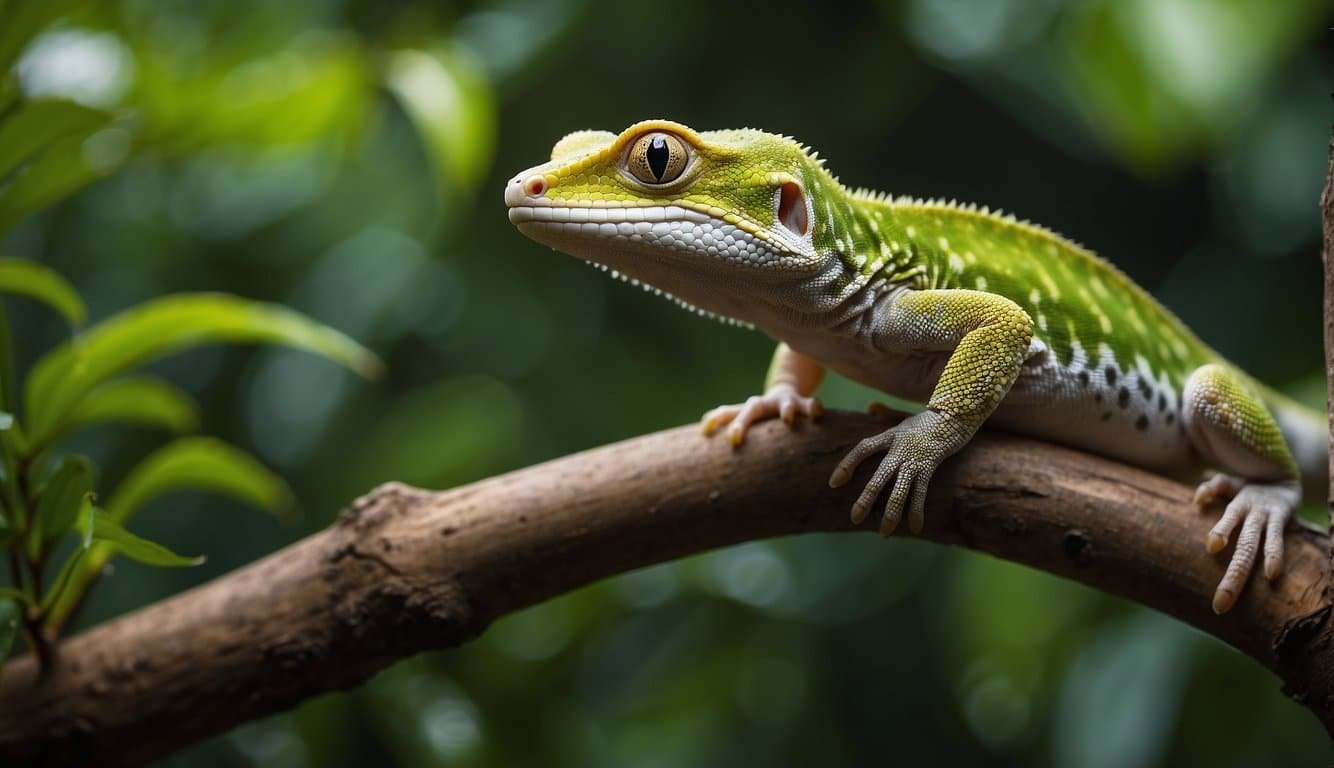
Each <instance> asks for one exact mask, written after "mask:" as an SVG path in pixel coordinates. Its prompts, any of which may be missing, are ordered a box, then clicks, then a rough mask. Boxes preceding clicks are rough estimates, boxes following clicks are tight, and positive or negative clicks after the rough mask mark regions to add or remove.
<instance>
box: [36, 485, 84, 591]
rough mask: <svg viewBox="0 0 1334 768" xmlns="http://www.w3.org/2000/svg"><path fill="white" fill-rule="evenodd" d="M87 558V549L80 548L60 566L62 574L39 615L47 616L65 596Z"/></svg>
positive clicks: (53, 585) (51, 589)
mask: <svg viewBox="0 0 1334 768" xmlns="http://www.w3.org/2000/svg"><path fill="white" fill-rule="evenodd" d="M88 508H89V509H92V508H93V506H92V505H91V504H89V505H88ZM87 558H88V549H87V547H80V548H79V549H76V550H74V552H72V553H71V554H70V556H69V558H68V559H66V560H65V564H64V565H62V566H60V573H59V574H57V575H56V580H55V581H54V582H52V583H51V588H50V589H48V590H47V591H46V594H45V595H43V596H42V601H41V603H40V605H38V607H37V611H38V612H39V613H42V614H45V613H46V612H47V611H48V610H50V608H51V606H53V605H55V604H56V601H57V600H59V599H60V597H61V596H62V595H64V594H65V590H66V589H68V588H69V585H70V577H71V576H73V575H74V573H75V572H76V571H77V570H78V568H79V566H80V565H82V564H83V563H84V561H85V560H87Z"/></svg>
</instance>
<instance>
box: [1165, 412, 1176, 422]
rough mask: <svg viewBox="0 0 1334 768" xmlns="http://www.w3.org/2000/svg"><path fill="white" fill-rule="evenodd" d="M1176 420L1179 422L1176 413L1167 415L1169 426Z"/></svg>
mask: <svg viewBox="0 0 1334 768" xmlns="http://www.w3.org/2000/svg"><path fill="white" fill-rule="evenodd" d="M1176 420H1177V415H1176V414H1175V413H1169V414H1167V423H1168V424H1171V423H1173V422H1175V421H1176Z"/></svg>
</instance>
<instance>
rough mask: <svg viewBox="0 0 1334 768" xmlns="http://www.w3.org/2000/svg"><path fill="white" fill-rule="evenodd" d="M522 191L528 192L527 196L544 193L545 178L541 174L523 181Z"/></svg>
mask: <svg viewBox="0 0 1334 768" xmlns="http://www.w3.org/2000/svg"><path fill="white" fill-rule="evenodd" d="M523 191H524V192H526V193H528V196H529V197H541V196H542V195H544V194H546V191H547V180H546V179H544V178H542V177H541V176H534V177H532V178H531V179H529V180H528V181H525V182H524V183H523Z"/></svg>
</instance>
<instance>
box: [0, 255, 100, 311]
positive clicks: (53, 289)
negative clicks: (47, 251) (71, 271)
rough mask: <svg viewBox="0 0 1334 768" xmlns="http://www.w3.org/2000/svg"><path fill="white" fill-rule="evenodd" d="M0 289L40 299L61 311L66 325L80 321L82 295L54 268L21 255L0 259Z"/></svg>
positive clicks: (2, 291) (0, 291) (0, 290)
mask: <svg viewBox="0 0 1334 768" xmlns="http://www.w3.org/2000/svg"><path fill="white" fill-rule="evenodd" d="M0 293H12V294H15V295H18V296H25V297H27V298H30V299H35V300H37V301H40V302H42V303H44V304H46V305H47V306H49V307H51V308H52V309H54V310H55V311H57V312H59V313H60V314H61V315H64V317H65V320H67V321H68V322H69V324H70V325H82V324H83V318H84V308H83V299H81V298H79V294H78V292H76V291H75V290H74V288H73V287H72V286H71V285H70V284H69V283H67V282H65V278H63V277H61V276H60V275H59V274H58V273H57V272H55V271H54V270H51V269H47V268H46V267H44V266H42V265H41V264H38V263H36V262H33V261H27V260H25V259H0Z"/></svg>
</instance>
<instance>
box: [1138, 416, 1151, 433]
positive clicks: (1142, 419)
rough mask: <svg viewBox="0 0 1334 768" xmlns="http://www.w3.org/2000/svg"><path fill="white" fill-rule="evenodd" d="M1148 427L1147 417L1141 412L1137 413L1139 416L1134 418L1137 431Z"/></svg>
mask: <svg viewBox="0 0 1334 768" xmlns="http://www.w3.org/2000/svg"><path fill="white" fill-rule="evenodd" d="M1148 428H1149V417H1148V416H1145V415H1144V414H1142V413H1141V414H1140V415H1139V418H1138V419H1135V429H1138V430H1139V431H1141V432H1143V431H1144V430H1146V429H1148Z"/></svg>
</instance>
